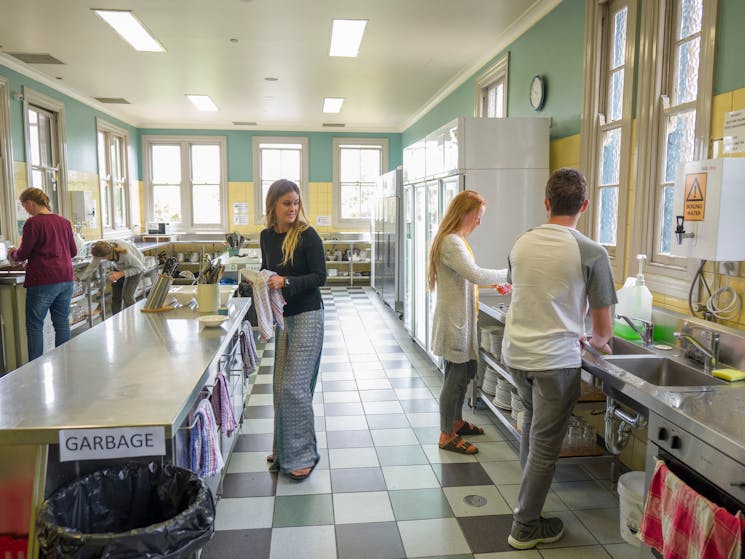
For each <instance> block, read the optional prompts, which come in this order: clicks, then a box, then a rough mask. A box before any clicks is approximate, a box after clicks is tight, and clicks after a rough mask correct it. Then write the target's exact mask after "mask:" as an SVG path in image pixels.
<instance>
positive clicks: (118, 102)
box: [94, 97, 129, 105]
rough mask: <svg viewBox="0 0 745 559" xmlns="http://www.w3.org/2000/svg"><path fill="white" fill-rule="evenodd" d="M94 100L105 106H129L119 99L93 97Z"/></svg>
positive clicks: (126, 102) (127, 102)
mask: <svg viewBox="0 0 745 559" xmlns="http://www.w3.org/2000/svg"><path fill="white" fill-rule="evenodd" d="M94 99H95V100H96V101H98V102H99V103H106V104H107V105H129V101H127V100H126V99H123V98H121V97H94Z"/></svg>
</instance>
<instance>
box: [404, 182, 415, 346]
mask: <svg viewBox="0 0 745 559" xmlns="http://www.w3.org/2000/svg"><path fill="white" fill-rule="evenodd" d="M403 210H404V211H403V217H404V240H403V250H404V265H403V287H404V288H403V302H404V309H403V312H404V328H406V330H407V332H409V334H413V332H414V320H413V316H414V267H413V265H414V258H413V256H414V189H413V188H412V187H411V186H407V187H405V188H404V207H403Z"/></svg>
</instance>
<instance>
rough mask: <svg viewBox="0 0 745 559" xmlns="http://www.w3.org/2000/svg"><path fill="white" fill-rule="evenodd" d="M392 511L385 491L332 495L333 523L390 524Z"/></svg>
mask: <svg viewBox="0 0 745 559" xmlns="http://www.w3.org/2000/svg"><path fill="white" fill-rule="evenodd" d="M393 520H394V517H393V509H392V507H391V501H390V497H388V492H387V491H373V492H360V493H336V494H334V522H335V523H336V524H358V523H362V522H391V521H393Z"/></svg>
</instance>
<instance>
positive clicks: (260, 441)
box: [235, 406, 274, 452]
mask: <svg viewBox="0 0 745 559" xmlns="http://www.w3.org/2000/svg"><path fill="white" fill-rule="evenodd" d="M251 407H253V406H247V407H246V408H245V409H249V408H251ZM256 407H257V408H258V407H264V406H256ZM273 438H274V436H273V435H272V434H271V433H261V434H252V435H238V441H237V442H236V443H235V452H264V451H267V450H268V451H270V452H271V450H272V440H273Z"/></svg>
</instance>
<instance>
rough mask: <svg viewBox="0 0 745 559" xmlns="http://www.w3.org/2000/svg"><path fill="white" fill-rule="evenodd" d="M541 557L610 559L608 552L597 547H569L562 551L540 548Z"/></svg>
mask: <svg viewBox="0 0 745 559" xmlns="http://www.w3.org/2000/svg"><path fill="white" fill-rule="evenodd" d="M562 539H563V538H562ZM560 541H561V540H559V542H560ZM559 542H556V543H559ZM551 545H556V544H551ZM541 555H542V556H543V559H610V555H608V552H607V551H605V550H604V549H603V548H602V547H601V546H599V545H593V546H589V547H570V548H564V549H544V548H543V547H541Z"/></svg>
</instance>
